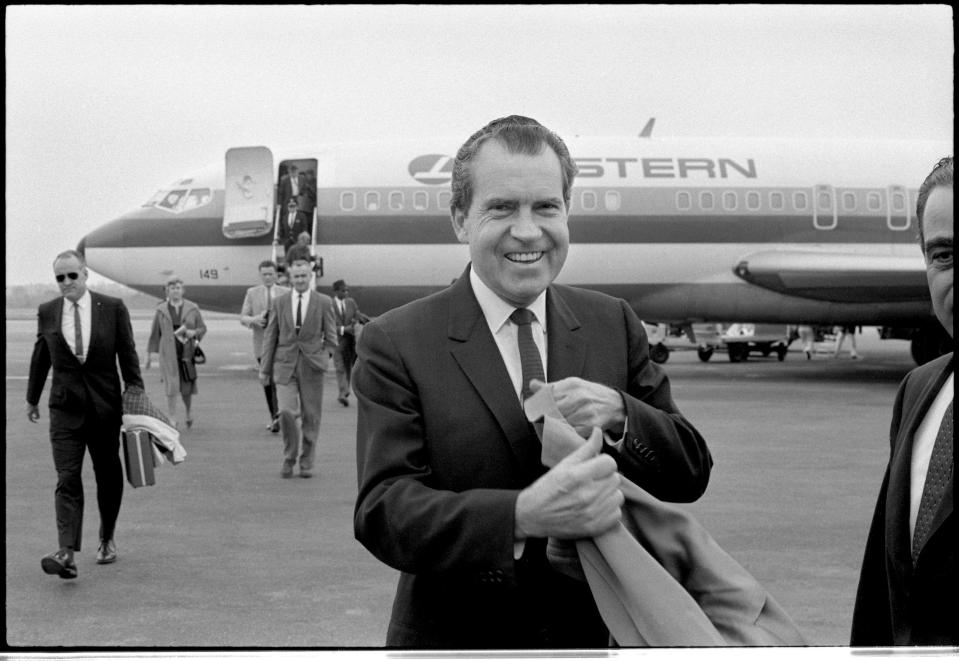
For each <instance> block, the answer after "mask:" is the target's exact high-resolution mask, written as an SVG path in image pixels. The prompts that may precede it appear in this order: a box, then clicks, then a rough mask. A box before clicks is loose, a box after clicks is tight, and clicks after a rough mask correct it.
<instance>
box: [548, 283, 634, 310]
mask: <svg viewBox="0 0 959 661" xmlns="http://www.w3.org/2000/svg"><path fill="white" fill-rule="evenodd" d="M551 287H552V288H553V289H554V290H555V291H556V293H557V294H559V295H560V296H561V297H562V298H563V300H565V301H567V302H570V303H573V302H576V303H587V304H590V305H598V306H611V307H618V306H620V305H623V304H625V303H626V301H624V300H623V299H621V298H616V297H615V296H610V295H609V294H604V293H603V292H599V291H594V290H592V289H583V288H582V287H573V286H570V285H557V284H553V285H551Z"/></svg>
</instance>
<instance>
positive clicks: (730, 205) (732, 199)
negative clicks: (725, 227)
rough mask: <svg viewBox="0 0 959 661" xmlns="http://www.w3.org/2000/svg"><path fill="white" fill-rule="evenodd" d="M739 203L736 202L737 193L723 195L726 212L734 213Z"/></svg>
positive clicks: (729, 192)
mask: <svg viewBox="0 0 959 661" xmlns="http://www.w3.org/2000/svg"><path fill="white" fill-rule="evenodd" d="M737 203H738V201H737V200H736V193H734V192H732V191H726V192H725V193H723V209H725V210H726V211H733V210H734V209H735V208H736V206H737Z"/></svg>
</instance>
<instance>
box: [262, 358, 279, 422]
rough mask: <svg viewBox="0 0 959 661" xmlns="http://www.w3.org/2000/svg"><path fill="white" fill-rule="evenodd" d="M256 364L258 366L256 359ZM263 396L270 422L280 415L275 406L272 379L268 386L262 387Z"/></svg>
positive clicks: (274, 385) (274, 391)
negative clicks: (268, 411) (268, 410)
mask: <svg viewBox="0 0 959 661" xmlns="http://www.w3.org/2000/svg"><path fill="white" fill-rule="evenodd" d="M256 364H257V365H259V364H260V359H259V358H257V359H256ZM263 395H264V396H265V397H266V406H267V408H269V409H270V420H274V419H275V418H276V416H278V415H280V410H279V407H277V405H276V384H275V383H274V382H273V378H272V377H270V383H269V385H265V386H263Z"/></svg>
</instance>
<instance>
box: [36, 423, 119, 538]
mask: <svg viewBox="0 0 959 661" xmlns="http://www.w3.org/2000/svg"><path fill="white" fill-rule="evenodd" d="M50 444H51V446H52V448H53V465H54V467H55V468H56V470H57V488H56V491H55V492H54V505H55V508H56V513H57V538H58V539H59V542H60V548H64V547H66V548H71V549H73V550H74V551H79V550H80V542H81V537H82V535H83V482H82V480H81V472H82V470H83V456H84V452H85V450H89V451H90V460H91V461H92V462H93V474H94V476H95V477H96V481H97V506H98V507H99V510H100V539H113V531H114V528H115V527H116V523H117V515H119V513H120V501H121V500H122V499H123V467H122V465H121V463H120V421H119V420H118V419H113V420H100V419H98V418H96V417H95V416H94V415H88V416H86V418H85V419H84V422H83V426H82V427H80V428H79V429H57V430H54V429H51V430H50Z"/></svg>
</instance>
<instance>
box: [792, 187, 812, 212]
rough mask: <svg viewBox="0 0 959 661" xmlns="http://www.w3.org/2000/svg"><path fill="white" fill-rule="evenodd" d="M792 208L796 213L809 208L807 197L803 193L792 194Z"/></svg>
mask: <svg viewBox="0 0 959 661" xmlns="http://www.w3.org/2000/svg"><path fill="white" fill-rule="evenodd" d="M793 206H794V207H795V208H796V211H805V210H806V209H808V208H809V197H807V195H806V193H805V192H804V191H798V192H796V193H793Z"/></svg>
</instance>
